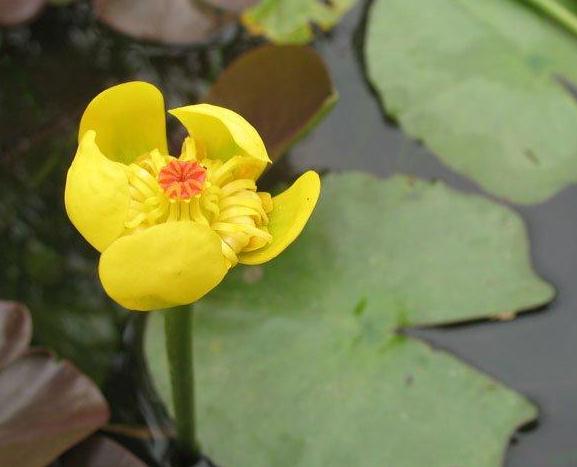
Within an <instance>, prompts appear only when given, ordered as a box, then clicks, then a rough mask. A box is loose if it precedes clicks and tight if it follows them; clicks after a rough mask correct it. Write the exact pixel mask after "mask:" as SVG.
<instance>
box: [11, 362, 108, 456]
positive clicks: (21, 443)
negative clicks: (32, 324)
mask: <svg viewBox="0 0 577 467" xmlns="http://www.w3.org/2000/svg"><path fill="white" fill-rule="evenodd" d="M0 400H1V401H2V404H0V465H7V466H8V465H19V466H22V467H33V466H43V465H47V464H49V463H50V462H51V461H53V460H54V459H55V458H56V457H58V456H59V455H60V454H61V453H62V452H64V451H65V450H66V449H68V448H69V447H70V446H73V445H74V444H76V443H78V442H79V441H80V440H82V439H83V438H85V437H86V436H88V435H89V434H90V433H92V432H94V431H95V430H97V429H98V428H100V427H101V426H102V425H104V423H106V420H107V419H108V406H107V404H106V401H105V400H104V398H103V396H102V394H100V391H99V390H98V388H97V387H96V385H95V384H94V383H93V382H92V381H91V380H90V379H88V378H87V377H86V376H84V375H83V374H82V373H80V372H79V371H78V370H77V369H76V368H75V367H74V366H73V365H72V364H71V363H69V362H67V361H58V360H56V359H55V358H54V357H53V356H52V355H50V354H48V353H46V352H41V351H34V352H30V353H28V354H27V355H26V356H24V357H21V358H19V359H18V360H16V361H15V362H13V363H12V364H10V365H9V366H7V367H6V368H4V369H3V370H2V372H0Z"/></svg>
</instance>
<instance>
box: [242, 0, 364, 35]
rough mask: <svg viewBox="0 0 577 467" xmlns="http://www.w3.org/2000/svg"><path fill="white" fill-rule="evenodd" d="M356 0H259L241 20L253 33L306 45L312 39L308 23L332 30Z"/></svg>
mask: <svg viewBox="0 0 577 467" xmlns="http://www.w3.org/2000/svg"><path fill="white" fill-rule="evenodd" d="M355 3H356V0H331V1H329V2H327V1H323V0H261V1H260V3H259V4H258V5H256V6H254V7H253V8H251V9H250V10H247V11H246V12H245V13H244V15H243V17H242V19H243V23H244V25H245V26H246V28H247V29H248V30H249V31H250V32H251V33H252V34H255V35H262V36H266V37H267V38H268V39H270V40H271V41H273V42H276V43H279V44H305V43H307V42H310V41H311V40H312V39H313V31H312V28H311V24H316V25H317V26H319V27H320V28H321V29H322V30H325V31H326V30H329V29H331V28H332V27H333V26H334V25H335V24H336V23H337V22H338V21H339V20H340V19H341V17H342V16H343V15H344V14H345V13H346V12H347V11H348V10H349V9H350V8H352V6H353V5H354V4H355Z"/></svg>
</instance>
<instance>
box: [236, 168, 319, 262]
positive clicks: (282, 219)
mask: <svg viewBox="0 0 577 467" xmlns="http://www.w3.org/2000/svg"><path fill="white" fill-rule="evenodd" d="M320 189H321V181H320V179H319V176H318V174H317V173H316V172H313V171H312V170H311V171H308V172H306V173H304V174H303V175H301V176H300V177H299V179H298V180H297V181H296V182H294V183H293V185H292V186H291V187H290V188H289V189H288V190H286V191H284V192H282V193H281V194H280V195H278V196H275V197H274V198H273V199H272V203H273V208H272V212H271V213H270V214H269V219H270V220H269V224H268V230H269V232H270V233H271V235H272V243H270V244H269V245H268V246H266V247H264V248H261V249H260V250H256V251H251V252H249V253H245V254H242V255H241V256H240V257H239V260H240V262H241V263H242V264H261V263H265V262H267V261H269V260H271V259H272V258H274V257H275V256H278V255H279V254H280V253H282V252H283V251H284V249H285V248H287V247H288V246H289V245H290V244H291V243H292V242H293V241H294V240H295V239H296V238H297V237H298V236H299V235H300V233H301V232H302V230H303V228H304V226H305V224H306V223H307V221H308V219H309V217H310V216H311V214H312V212H313V209H314V207H315V205H316V204H317V200H318V199H319V194H320Z"/></svg>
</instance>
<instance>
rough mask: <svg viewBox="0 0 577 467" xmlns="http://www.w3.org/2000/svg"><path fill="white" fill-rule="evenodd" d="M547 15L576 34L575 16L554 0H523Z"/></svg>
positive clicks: (576, 18) (576, 20)
mask: <svg viewBox="0 0 577 467" xmlns="http://www.w3.org/2000/svg"><path fill="white" fill-rule="evenodd" d="M525 2H527V3H530V4H532V5H533V6H534V7H535V8H538V9H540V10H541V11H542V12H544V13H546V14H547V15H549V16H550V17H551V18H553V19H554V20H556V21H557V22H558V23H560V24H561V25H563V26H564V27H565V28H566V29H568V30H569V31H571V32H572V33H573V34H577V16H575V14H573V13H572V12H571V10H569V9H568V8H566V7H565V6H563V5H561V4H559V3H557V2H556V1H555V0H525Z"/></svg>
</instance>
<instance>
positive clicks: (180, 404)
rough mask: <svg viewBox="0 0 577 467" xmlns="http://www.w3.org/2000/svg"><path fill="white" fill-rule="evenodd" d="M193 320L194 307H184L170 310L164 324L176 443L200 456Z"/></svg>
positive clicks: (192, 453) (185, 450) (190, 452)
mask: <svg viewBox="0 0 577 467" xmlns="http://www.w3.org/2000/svg"><path fill="white" fill-rule="evenodd" d="M193 320H194V316H193V310H192V307H191V306H181V307H175V308H172V309H170V310H169V311H168V312H167V313H166V315H165V321H164V334H165V337H166V352H167V355H168V366H169V370H170V383H171V387H172V400H173V405H174V418H175V423H176V440H177V443H178V446H179V448H180V449H182V450H183V451H184V452H187V453H188V454H189V455H191V456H194V455H196V454H198V446H197V443H196V431H195V414H194V369H193V363H194V362H193V360H194V359H193Z"/></svg>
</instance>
